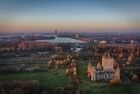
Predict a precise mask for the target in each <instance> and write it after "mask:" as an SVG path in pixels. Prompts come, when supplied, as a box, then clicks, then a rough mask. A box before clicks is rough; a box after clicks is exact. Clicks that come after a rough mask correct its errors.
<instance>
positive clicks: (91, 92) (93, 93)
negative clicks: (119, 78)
mask: <svg viewBox="0 0 140 94" xmlns="http://www.w3.org/2000/svg"><path fill="white" fill-rule="evenodd" d="M86 68H87V64H81V65H79V66H78V73H79V76H80V79H81V81H82V83H81V85H80V89H81V91H82V93H83V94H140V84H139V83H138V84H134V83H133V84H129V85H128V84H127V85H122V86H111V85H109V84H108V83H105V82H91V81H90V80H89V79H88V78H87V75H86Z"/></svg>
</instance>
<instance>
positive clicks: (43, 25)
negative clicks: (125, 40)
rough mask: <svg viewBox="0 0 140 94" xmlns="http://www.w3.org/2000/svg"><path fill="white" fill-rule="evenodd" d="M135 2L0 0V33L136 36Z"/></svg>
mask: <svg viewBox="0 0 140 94" xmlns="http://www.w3.org/2000/svg"><path fill="white" fill-rule="evenodd" d="M139 5H140V1H139V0H1V1H0V32H42V31H43V32H53V31H54V30H55V29H58V30H59V31H60V32H101V31H103V32H105V31H107V32H116V31H117V32H134V31H137V32H139V30H140V19H139V18H140V11H139V10H140V6H139Z"/></svg>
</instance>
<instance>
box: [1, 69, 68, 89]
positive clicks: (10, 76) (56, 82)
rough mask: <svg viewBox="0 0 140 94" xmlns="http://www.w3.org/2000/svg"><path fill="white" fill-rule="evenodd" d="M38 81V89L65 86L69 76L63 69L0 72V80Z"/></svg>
mask: <svg viewBox="0 0 140 94" xmlns="http://www.w3.org/2000/svg"><path fill="white" fill-rule="evenodd" d="M28 79H35V80H38V81H39V83H40V84H39V91H42V90H44V89H46V88H48V87H65V86H68V85H69V83H70V82H69V77H68V76H67V75H65V73H64V70H50V71H47V72H18V73H0V80H28Z"/></svg>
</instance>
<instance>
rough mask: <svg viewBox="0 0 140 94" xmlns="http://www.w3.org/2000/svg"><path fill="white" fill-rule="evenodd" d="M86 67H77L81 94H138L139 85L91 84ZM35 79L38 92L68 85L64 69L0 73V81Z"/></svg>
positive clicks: (67, 77)
mask: <svg viewBox="0 0 140 94" xmlns="http://www.w3.org/2000/svg"><path fill="white" fill-rule="evenodd" d="M85 70H86V65H85V64H84V65H79V66H78V73H79V78H80V81H81V84H80V89H81V92H82V94H140V84H134V83H133V84H129V85H122V86H110V85H109V84H108V83H103V82H91V81H89V80H88V78H87V77H86V73H85ZM25 79H36V80H38V81H39V83H40V84H39V91H40V92H41V91H43V90H45V89H46V88H48V87H65V86H69V85H70V78H69V76H67V75H66V74H65V71H64V69H59V70H54V69H50V70H49V71H47V72H17V73H0V80H25Z"/></svg>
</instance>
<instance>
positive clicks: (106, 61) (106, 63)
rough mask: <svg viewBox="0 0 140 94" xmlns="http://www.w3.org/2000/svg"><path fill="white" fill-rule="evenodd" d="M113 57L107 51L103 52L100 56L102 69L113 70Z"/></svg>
mask: <svg viewBox="0 0 140 94" xmlns="http://www.w3.org/2000/svg"><path fill="white" fill-rule="evenodd" d="M113 63H114V59H113V58H112V57H111V56H110V54H109V53H105V54H104V55H103V56H102V67H103V70H114V68H113V66H114V64H113Z"/></svg>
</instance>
